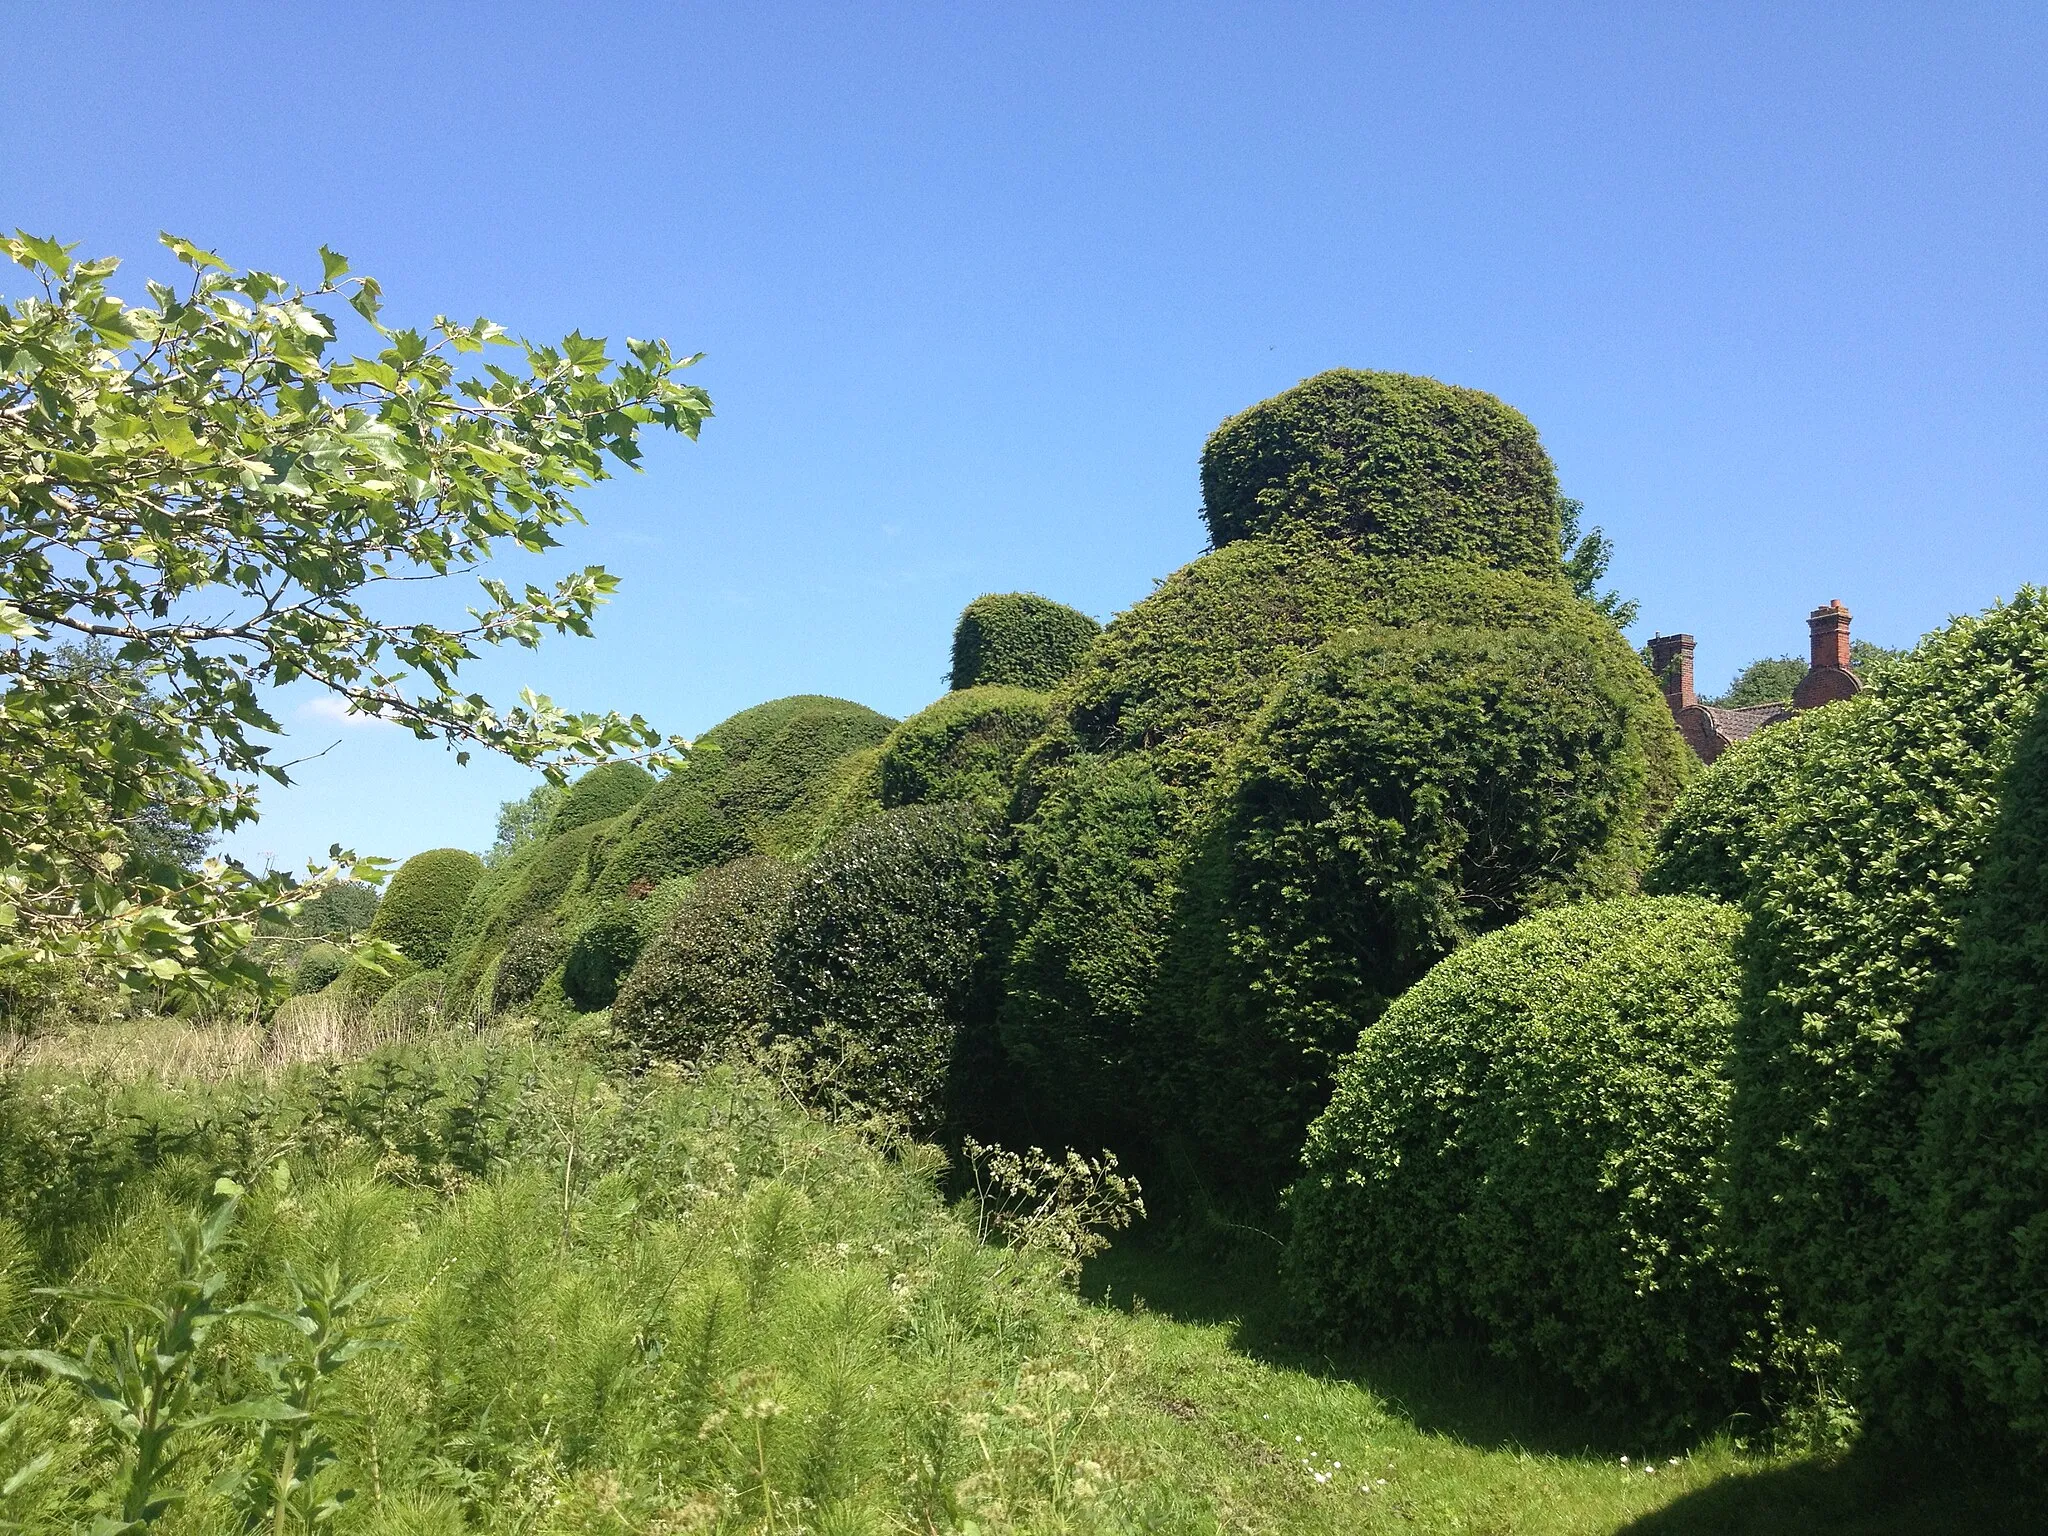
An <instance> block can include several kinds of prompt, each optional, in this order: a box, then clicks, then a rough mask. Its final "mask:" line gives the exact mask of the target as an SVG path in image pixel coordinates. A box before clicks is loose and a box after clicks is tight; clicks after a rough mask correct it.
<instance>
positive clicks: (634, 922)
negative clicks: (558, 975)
mask: <svg viewBox="0 0 2048 1536" xmlns="http://www.w3.org/2000/svg"><path fill="white" fill-rule="evenodd" d="M645 940H646V933H645V928H644V926H643V924H642V923H641V920H640V915H639V914H638V913H637V912H635V911H634V910H633V908H632V907H631V906H618V907H611V908H608V909H606V910H605V911H603V912H600V913H599V914H598V915H597V916H596V917H594V918H592V919H591V920H590V921H589V922H587V923H585V924H584V925H583V927H582V928H581V929H580V930H579V931H578V932H577V934H576V937H575V940H574V941H573V942H572V943H571V944H570V945H569V947H568V949H567V951H566V952H565V953H564V954H563V957H562V991H563V992H564V993H566V994H567V996H568V998H569V1001H570V1002H571V1003H573V1004H574V1005H575V1006H576V1007H578V1008H580V1009H583V1010H585V1011H586V1012H587V1011H589V1010H592V1009H596V1008H609V1007H611V1005H612V1000H613V999H614V998H616V997H617V996H618V995H619V984H620V983H621V982H623V981H624V980H625V979H626V974H627V972H629V971H631V970H632V969H633V962H634V961H635V960H638V959H639V958H640V949H641V946H642V944H643V943H644V942H645Z"/></svg>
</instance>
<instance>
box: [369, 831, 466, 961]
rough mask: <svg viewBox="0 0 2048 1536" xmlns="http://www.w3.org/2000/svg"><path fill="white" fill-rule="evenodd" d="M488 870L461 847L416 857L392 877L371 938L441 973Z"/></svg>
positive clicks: (378, 910)
mask: <svg viewBox="0 0 2048 1536" xmlns="http://www.w3.org/2000/svg"><path fill="white" fill-rule="evenodd" d="M483 872H484V862H483V860H482V859H480V858H478V857H477V856H476V855H475V854H473V853H466V852H464V851H463V850H462V849H460V848H434V849H430V850H429V851H427V852H426V853H416V854H414V855H413V856H412V857H411V858H409V859H407V860H406V861H405V863H403V864H402V865H400V866H399V869H398V873H397V874H395V875H393V876H392V877H391V888H390V889H389V890H388V891H386V892H385V893H384V899H383V901H381V902H379V903H378V905H377V915H376V916H375V917H374V918H372V919H371V921H370V937H371V938H373V939H383V940H384V941H386V942H387V943H389V944H392V945H394V946H396V947H397V949H398V952H399V953H400V954H402V955H404V956H405V958H406V959H408V960H410V961H411V962H412V963H413V964H414V965H417V966H419V967H421V968H422V969H424V970H433V969H435V968H436V967H437V966H439V965H440V964H441V962H442V961H443V960H445V959H447V958H448V946H449V941H450V940H451V939H452V938H453V937H454V936H455V925H456V922H457V921H458V920H459V919H460V918H461V916H462V909H463V906H464V904H465V903H467V902H468V900H469V893H470V892H471V891H472V890H474V889H475V888H476V883H477V881H478V880H479V879H481V878H482V876H483Z"/></svg>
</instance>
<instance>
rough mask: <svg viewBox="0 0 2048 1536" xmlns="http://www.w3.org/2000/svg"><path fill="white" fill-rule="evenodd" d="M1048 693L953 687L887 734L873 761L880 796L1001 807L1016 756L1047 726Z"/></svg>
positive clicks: (890, 802)
mask: <svg viewBox="0 0 2048 1536" xmlns="http://www.w3.org/2000/svg"><path fill="white" fill-rule="evenodd" d="M1049 712H1050V711H1049V701H1048V699H1047V696H1046V695H1045V694H1042V693H1033V692H1031V691H1030V690H1029V689H1025V688H1010V687H1003V686H1000V685H987V686H983V687H978V688H969V689H965V690H963V691H961V692H956V693H949V694H947V695H946V696H945V697H944V698H943V699H940V700H939V701H938V702H937V703H936V704H933V705H931V706H930V707H929V708H926V709H923V710H920V711H919V712H918V713H917V714H915V715H912V716H911V717H910V718H909V719H908V720H905V721H904V722H903V723H902V724H901V725H899V726H897V727H896V729H895V730H894V731H892V732H891V733H890V735H889V739H888V741H887V742H885V743H884V744H883V746H882V751H881V755H880V757H879V758H878V759H877V761H876V790H877V796H878V798H879V800H880V802H881V804H882V805H883V806H885V807H887V806H897V805H920V804H926V803H930V802H934V801H939V800H972V801H973V802H974V803H975V804H977V805H981V806H984V807H986V808H987V809H988V810H990V811H992V812H995V813H997V814H1001V813H1002V812H1003V811H1005V810H1007V809H1008V807H1009V804H1010V796H1011V794H1012V792H1013V789H1014V786H1015V779H1016V769H1017V762H1018V759H1020V758H1021V757H1023V755H1024V751H1025V749H1026V748H1027V747H1029V746H1030V745H1031V743H1032V742H1033V741H1034V740H1036V739H1037V738H1038V736H1039V735H1040V734H1041V733H1042V732H1043V731H1044V730H1045V727H1046V722H1047V719H1048V717H1049Z"/></svg>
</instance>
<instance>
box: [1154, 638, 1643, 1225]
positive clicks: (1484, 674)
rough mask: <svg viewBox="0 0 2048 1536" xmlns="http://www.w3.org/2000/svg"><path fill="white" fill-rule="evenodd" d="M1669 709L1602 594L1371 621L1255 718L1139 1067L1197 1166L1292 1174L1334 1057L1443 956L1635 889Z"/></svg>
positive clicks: (1195, 868)
mask: <svg viewBox="0 0 2048 1536" xmlns="http://www.w3.org/2000/svg"><path fill="white" fill-rule="evenodd" d="M1669 729H1670V727H1669V722H1668V718H1667V715H1666V711H1665V708H1664V705H1663V702H1662V701H1661V699H1660V698H1659V697H1658V696H1657V693H1656V690H1655V688H1654V687H1653V686H1652V685H1651V682H1650V679H1649V676H1648V674H1647V673H1646V672H1645V671H1644V670H1643V668H1642V666H1641V664H1640V663H1639V662H1638V661H1637V659H1636V658H1635V656H1634V655H1633V654H1632V653H1631V652H1630V651H1629V649H1628V648H1627V646H1626V645H1624V644H1622V643H1620V641H1619V638H1618V637H1617V636H1616V635H1615V633H1614V631H1613V629H1612V627H1611V626H1608V625H1606V624H1605V623H1604V622H1603V621H1602V620H1600V619H1599V618H1598V617H1597V616H1593V615H1591V614H1587V615H1584V616H1583V617H1581V616H1579V615H1576V614H1574V613H1572V612H1571V611H1570V610H1566V611H1564V612H1562V613H1561V614H1560V615H1559V616H1558V618H1557V619H1556V620H1555V621H1554V622H1553V624H1552V625H1551V626H1549V627H1546V628H1542V629H1534V628H1531V629H1519V628H1504V629H1490V628H1489V629H1477V628H1458V629H1451V628H1444V627H1439V626H1435V625H1418V626H1416V627H1413V628H1410V629H1399V630H1387V629H1362V630H1357V631H1354V632H1352V633H1349V634H1346V635H1343V636H1340V637H1339V638H1338V639H1336V640H1333V641H1332V642H1330V644H1329V645H1327V646H1325V647H1324V648H1323V649H1322V650H1321V651H1319V652H1318V653H1316V655H1315V656H1314V657H1312V658H1311V659H1310V660H1309V662H1308V664H1307V665H1306V667H1305V668H1304V669H1303V670H1302V671H1301V672H1300V673H1299V674H1298V675H1297V676H1296V677H1295V678H1294V679H1293V681H1292V682H1290V683H1289V684H1288V685H1287V686H1286V687H1285V688H1284V689H1283V690H1282V691H1281V693H1280V694H1279V696H1278V697H1277V698H1276V699H1275V701H1274V702H1273V704H1272V705H1271V706H1270V707H1269V709H1268V710H1267V711H1266V713H1265V714H1264V716H1263V717H1262V718H1261V719H1260V720H1259V721H1258V723H1257V724H1256V725H1255V727H1254V728H1253V730H1252V733H1251V734H1250V736H1249V737H1248V738H1247V741H1246V743H1245V745H1244V747H1243V748H1241V750H1240V752H1239V754H1238V756H1237V758H1236V764H1235V769H1234V772H1233V774H1232V776H1231V781H1230V783H1229V785H1228V786H1227V789H1226V793H1225V796H1224V799H1223V800H1222V802H1221V804H1220V806H1219V808H1218V810H1217V813H1216V815H1215V816H1214V817H1213V819H1212V821H1211V823H1210V825H1209V826H1208V827H1207V828H1206V830H1205V833H1204V835H1203V837H1202V840H1201V852H1200V854H1199V855H1198V856H1197V857H1196V858H1195V859H1194V860H1193V861H1192V863H1191V864H1190V866H1189V868H1188V870H1187V872H1186V875H1185V877H1184V888H1185V895H1184V899H1183V901H1182V912H1181V914H1180V917H1179V920H1178V921H1177V923H1176V926H1175V935H1174V942H1173V946H1172V949H1171V950H1170V952H1169V954H1168V956H1167V960H1166V963H1165V966H1164V970H1163V976H1162V981H1161V985H1160V988H1159V991H1158V1001H1157V1004H1156V1006H1154V1007H1153V1008H1152V1009H1151V1010H1150V1011H1149V1013H1148V1016H1147V1023H1146V1029H1145V1042H1144V1049H1143V1050H1142V1051H1141V1053H1140V1064H1141V1068H1142V1070H1141V1073H1140V1076H1141V1078H1142V1080H1143V1081H1144V1082H1145V1084H1146V1085H1147V1086H1148V1088H1150V1089H1151V1090H1152V1091H1153V1092H1155V1093H1158V1094H1160V1096H1161V1097H1162V1099H1163V1100H1164V1102H1163V1104H1162V1106H1161V1108H1162V1114H1161V1119H1162V1123H1164V1124H1166V1125H1169V1126H1173V1127H1176V1128H1177V1129H1178V1131H1179V1133H1180V1134H1181V1136H1183V1137H1184V1138H1185V1140H1186V1144H1187V1145H1188V1146H1189V1147H1190V1149H1191V1155H1192V1156H1194V1157H1195V1159H1196V1160H1197V1161H1198V1162H1199V1163H1201V1164H1203V1165H1205V1166H1206V1168H1207V1169H1208V1170H1209V1174H1210V1177H1211V1179H1212V1180H1215V1181H1222V1182H1226V1183H1228V1184H1231V1185H1234V1186H1236V1187H1237V1188H1238V1189H1240V1190H1242V1191H1243V1192H1244V1193H1247V1194H1250V1195H1254V1196H1260V1197H1264V1196H1269V1195H1271V1194H1272V1193H1274V1192H1276V1191H1277V1190H1278V1189H1279V1188H1280V1187H1281V1186H1282V1185H1283V1184H1284V1183H1285V1182H1286V1181H1287V1179H1288V1177H1289V1175H1290V1173H1291V1171H1292V1168H1293V1166H1294V1162H1295V1158H1296V1155H1297V1153H1298V1151H1299V1149H1300V1146H1301V1139H1302V1135H1303V1133H1304V1132H1305V1131H1306V1130H1307V1128H1308V1124H1309V1122H1310V1121H1311V1120H1312V1119H1313V1118H1314V1117H1315V1116H1316V1114H1317V1113H1318V1112H1319V1111H1320V1110H1321V1109H1322V1107H1323V1105H1324V1103H1325V1102H1326V1101H1327V1098H1328V1095H1329V1091H1330V1081H1331V1073H1332V1071H1333V1069H1334V1067H1335V1064H1336V1062H1337V1061H1338V1060H1339V1059H1340V1058H1341V1057H1342V1056H1343V1055H1344V1054H1345V1053H1346V1052H1348V1051H1349V1050H1350V1049H1351V1048H1352V1046H1353V1045H1354V1044H1355V1043H1356V1041H1357V1039H1358V1032H1359V1030H1360V1028H1361V1027H1362V1026H1369V1025H1370V1023H1371V1021H1372V1020H1373V1019H1375V1018H1376V1017H1377V1016H1378V1015H1379V1013H1380V1011H1381V1010H1382V1009H1383V1008H1385V1007H1386V1005H1387V1004H1388V1003H1389V1002H1390V1001H1391V1000H1392V999H1393V998H1394V997H1395V996H1397V995H1398V994H1399V993H1401V992H1402V991H1403V990H1405V989H1406V988H1407V987H1408V986H1409V985H1410V984H1411V983H1413V982H1414V981H1415V980H1416V979H1417V978H1419V977H1420V976H1421V975H1422V974H1423V973H1424V972H1425V971H1427V970H1428V969H1429V968H1430V966H1432V965H1434V964H1435V963H1436V962H1437V961H1438V960H1439V959H1441V958H1442V957H1443V956H1444V955H1446V954H1449V953H1450V952H1451V951H1452V950H1454V949H1456V948H1457V947H1458V946H1459V945H1460V944H1462V943H1464V942H1466V941H1467V940H1469V939H1470V938H1472V937H1474V936H1475V935H1478V934H1481V933H1486V932H1489V931H1491V930H1492V929H1495V928H1500V927H1503V926H1505V925H1506V924H1508V923H1510V922H1513V921H1514V920H1515V919H1517V918H1519V917H1521V916H1523V915H1524V914H1526V913H1528V912H1530V911H1533V910H1535V909H1536V908H1538V907H1542V906H1548V905H1557V904H1559V903H1562V902H1565V901H1570V900H1578V899H1583V898H1586V897H1592V896H1611V895H1619V894H1622V893H1624V892H1631V891H1633V890H1634V888H1635V884H1636V876H1637V874H1638V872H1639V871H1640V869H1641V867H1642V865H1643V863H1644V861H1645V859H1646V857H1647V855H1648V852H1649V836H1648V829H1647V815H1648V798H1649V783H1648V781H1649V764H1648V759H1647V754H1646V751H1645V743H1646V741H1648V740H1650V739H1652V738H1653V737H1655V736H1656V735H1658V734H1660V733H1666V732H1668V731H1669Z"/></svg>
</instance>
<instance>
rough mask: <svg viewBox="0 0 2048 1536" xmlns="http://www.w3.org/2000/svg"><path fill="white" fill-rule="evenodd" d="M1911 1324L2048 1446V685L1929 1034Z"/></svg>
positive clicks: (1984, 1408) (1973, 1399) (1970, 1412)
mask: <svg viewBox="0 0 2048 1536" xmlns="http://www.w3.org/2000/svg"><path fill="white" fill-rule="evenodd" d="M1929 1033H1930V1036H1931V1038H1930V1040H1929V1051H1928V1056H1929V1058H1930V1066H1929V1074H1928V1075H1929V1079H1930V1080H1929V1084H1928V1090H1927V1110H1926V1114H1925V1117H1924V1119H1923V1122H1922V1125H1921V1129H1920V1146H1919V1159H1918V1174H1919V1178H1918V1181H1917V1182H1918V1185H1919V1187H1920V1188H1922V1189H1924V1191H1925V1196H1924V1201H1925V1203H1924V1207H1923V1209H1922V1212H1921V1220H1920V1235H1919V1239H1918V1246H1919V1249H1920V1253H1921V1262H1920V1264H1919V1266H1918V1268H1917V1272H1916V1275H1915V1278H1914V1283H1913V1284H1912V1287H1911V1291H1910V1297H1909V1306H1910V1307H1911V1313H1910V1325H1911V1329H1912V1339H1913V1344H1914V1348H1915V1351H1916V1353H1920V1354H1923V1355H1924V1356H1926V1357H1927V1358H1928V1359H1930V1360H1932V1361H1934V1362H1936V1363H1937V1364H1938V1366H1939V1368H1940V1369H1941V1371H1942V1372H1943V1373H1944V1374H1945V1375H1946V1376H1947V1377H1948V1378H1949V1379H1950V1380H1952V1381H1954V1382H1956V1383H1958V1384H1959V1386H1960V1388H1961V1391H1960V1394H1959V1395H1960V1396H1961V1398H1962V1402H1963V1405H1964V1410H1965V1415H1966V1417H1967V1418H1968V1419H1970V1420H1973V1421H1975V1422H1978V1423H1991V1424H1996V1423H2000V1422H2003V1423H2004V1424H2006V1425H2007V1426H2009V1428H2010V1429H2012V1430H2013V1431H2015V1432H2016V1433H2017V1435H2018V1436H2019V1437H2020V1438H2021V1439H2022V1440H2023V1441H2024V1442H2025V1443H2026V1444H2027V1445H2028V1447H2029V1448H2030V1449H2031V1450H2032V1451H2033V1452H2034V1453H2035V1454H2037V1455H2038V1454H2040V1453H2042V1452H2048V695H2044V696H2043V700H2042V701H2039V702H2037V703H2036V704H2035V707H2034V713H2033V718H2032V721H2031V723H2030V724H2029V725H2028V727H2027V730H2026V734H2025V735H2024V736H2023V737H2022V738H2021V740H2020V742H2019V745H2018V747H2017V749H2016V751H2015V753H2014V756H2013V762H2012V766H2011V767H2010V768H2009V769H2008V770H2007V771H2006V775H2005V783H2004V787H2003V792H2002V794H2001V797H2000V808H1999V814H1998V821H1997V824H1996V826H1995V828H1994V830H1993V831H1992V834H1991V837H1990V841H1989V843H1988V844H1987V846H1986V848H1985V852H1984V856H1983V859H1982V861H1981V862H1980V864H1979V866H1978V875H1977V879H1976V881H1975V888H1974V889H1973V890H1972V892H1971V893H1970V898H1969V903H1968V906H1967V908H1966V910H1965V913H1964V916H1963V921H1962V926H1961V929H1960V930H1959V932H1958V935H1957V942H1956V975H1955V981H1954V984H1953V985H1952V986H1951V987H1950V988H1949V990H1948V993H1947V996H1946V998H1945V999H1944V1002H1943V1005H1942V1006H1941V1007H1940V1008H1939V1010H1938V1011H1937V1014H1936V1018H1935V1020H1934V1022H1933V1025H1932V1027H1931V1028H1930V1031H1929Z"/></svg>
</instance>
